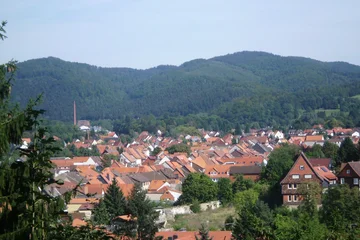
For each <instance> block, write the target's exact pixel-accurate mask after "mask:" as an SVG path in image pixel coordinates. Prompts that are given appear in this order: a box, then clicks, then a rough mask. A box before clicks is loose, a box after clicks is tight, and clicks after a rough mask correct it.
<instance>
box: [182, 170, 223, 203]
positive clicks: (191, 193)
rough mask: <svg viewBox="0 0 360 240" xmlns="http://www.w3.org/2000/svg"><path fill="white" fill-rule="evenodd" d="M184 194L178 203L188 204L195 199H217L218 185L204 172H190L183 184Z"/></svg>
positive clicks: (200, 200)
mask: <svg viewBox="0 0 360 240" xmlns="http://www.w3.org/2000/svg"><path fill="white" fill-rule="evenodd" d="M182 192H183V194H182V195H181V196H180V198H179V200H178V203H180V204H188V203H192V202H193V201H194V200H198V201H199V202H208V201H213V200H216V199H217V194H218V186H217V184H216V183H215V182H213V181H212V180H211V179H210V178H209V177H208V176H207V175H205V174H203V173H190V174H189V175H188V176H187V177H186V179H185V181H184V183H183V184H182Z"/></svg>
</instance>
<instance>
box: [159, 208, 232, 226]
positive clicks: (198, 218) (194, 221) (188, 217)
mask: <svg viewBox="0 0 360 240" xmlns="http://www.w3.org/2000/svg"><path fill="white" fill-rule="evenodd" d="M230 215H232V216H234V217H235V216H236V214H235V209H234V208H219V209H216V210H208V211H205V212H200V213H196V214H195V213H194V214H184V215H176V217H175V221H168V223H167V224H166V228H173V229H174V230H180V229H183V228H185V229H186V230H187V231H197V230H198V229H199V228H200V226H201V224H202V223H205V224H207V226H208V227H209V230H211V231H215V230H221V229H222V228H223V227H224V222H225V219H226V218H227V217H228V216H230Z"/></svg>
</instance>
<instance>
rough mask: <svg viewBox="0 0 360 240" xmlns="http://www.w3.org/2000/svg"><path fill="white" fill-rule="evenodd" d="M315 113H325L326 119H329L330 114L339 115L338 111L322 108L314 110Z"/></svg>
mask: <svg viewBox="0 0 360 240" xmlns="http://www.w3.org/2000/svg"><path fill="white" fill-rule="evenodd" d="M315 112H316V113H318V112H325V115H326V116H327V117H329V116H331V114H333V113H339V112H340V109H322V108H320V109H316V110H315Z"/></svg>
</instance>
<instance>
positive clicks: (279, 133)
mask: <svg viewBox="0 0 360 240" xmlns="http://www.w3.org/2000/svg"><path fill="white" fill-rule="evenodd" d="M274 138H277V139H283V138H284V133H282V132H280V131H276V132H275V134H274Z"/></svg>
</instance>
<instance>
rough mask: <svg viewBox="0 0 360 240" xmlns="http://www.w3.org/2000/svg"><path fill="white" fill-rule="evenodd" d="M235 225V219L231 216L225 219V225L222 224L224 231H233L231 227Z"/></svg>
mask: <svg viewBox="0 0 360 240" xmlns="http://www.w3.org/2000/svg"><path fill="white" fill-rule="evenodd" d="M234 223H235V219H234V217H233V216H231V215H230V216H228V217H227V218H226V219H225V223H224V229H225V230H226V231H232V229H233V225H234Z"/></svg>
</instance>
